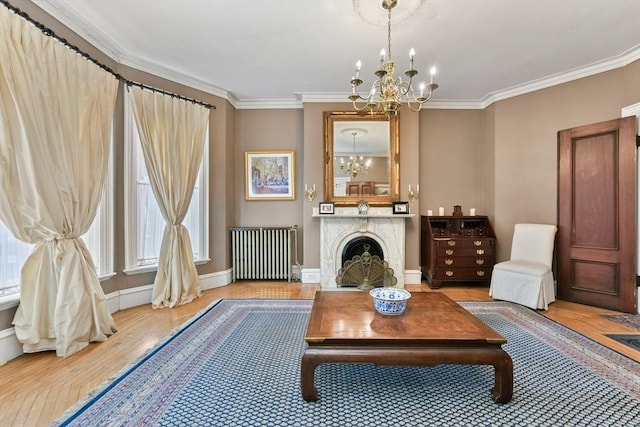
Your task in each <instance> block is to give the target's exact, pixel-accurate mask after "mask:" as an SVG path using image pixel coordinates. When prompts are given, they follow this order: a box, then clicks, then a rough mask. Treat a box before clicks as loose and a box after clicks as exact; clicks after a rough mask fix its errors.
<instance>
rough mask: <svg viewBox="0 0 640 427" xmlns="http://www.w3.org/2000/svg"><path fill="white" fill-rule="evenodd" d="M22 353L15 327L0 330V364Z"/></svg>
mask: <svg viewBox="0 0 640 427" xmlns="http://www.w3.org/2000/svg"><path fill="white" fill-rule="evenodd" d="M21 354H22V344H20V342H19V341H18V338H16V329H15V328H9V329H4V330H2V331H0V366H2V365H4V364H5V363H7V362H8V361H9V360H11V359H15V358H16V357H18V356H20V355H21Z"/></svg>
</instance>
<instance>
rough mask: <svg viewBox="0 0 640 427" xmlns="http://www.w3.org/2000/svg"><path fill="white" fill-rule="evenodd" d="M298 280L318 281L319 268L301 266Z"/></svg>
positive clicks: (304, 281) (306, 281)
mask: <svg viewBox="0 0 640 427" xmlns="http://www.w3.org/2000/svg"><path fill="white" fill-rule="evenodd" d="M300 281H301V282H302V283H320V269H319V268H303V269H302V271H301V272H300Z"/></svg>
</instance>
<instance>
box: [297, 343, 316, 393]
mask: <svg viewBox="0 0 640 427" xmlns="http://www.w3.org/2000/svg"><path fill="white" fill-rule="evenodd" d="M318 364H319V363H318V361H317V359H316V358H315V357H313V356H311V355H308V354H307V353H305V354H304V355H303V356H302V363H301V365H300V389H301V391H302V398H303V399H304V400H306V401H307V402H315V401H316V400H318V391H317V390H316V386H315V383H314V381H315V373H316V367H317V366H318Z"/></svg>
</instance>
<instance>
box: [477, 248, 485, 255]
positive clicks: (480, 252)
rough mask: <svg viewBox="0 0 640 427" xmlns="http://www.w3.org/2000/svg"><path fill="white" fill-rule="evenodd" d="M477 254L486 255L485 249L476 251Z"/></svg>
mask: <svg viewBox="0 0 640 427" xmlns="http://www.w3.org/2000/svg"><path fill="white" fill-rule="evenodd" d="M476 253H477V254H478V255H484V249H478V250H477V251H476Z"/></svg>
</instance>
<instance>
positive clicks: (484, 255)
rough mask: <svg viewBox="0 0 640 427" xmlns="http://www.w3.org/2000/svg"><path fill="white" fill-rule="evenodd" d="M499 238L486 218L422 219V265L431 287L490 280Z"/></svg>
mask: <svg viewBox="0 0 640 427" xmlns="http://www.w3.org/2000/svg"><path fill="white" fill-rule="evenodd" d="M495 246H496V237H495V233H494V232H493V227H492V226H491V223H490V222H489V219H488V218H487V217H486V216H481V215H477V216H437V217H432V216H422V217H421V220H420V261H421V264H422V275H423V277H424V278H425V279H426V280H427V282H428V283H429V287H430V288H432V289H437V288H439V287H440V285H441V284H442V282H460V281H464V282H468V281H481V282H487V283H488V282H489V281H490V280H491V270H492V268H493V265H494V264H495V261H496V256H495Z"/></svg>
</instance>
